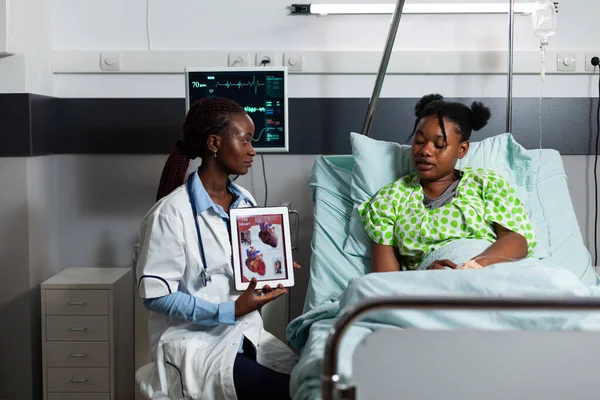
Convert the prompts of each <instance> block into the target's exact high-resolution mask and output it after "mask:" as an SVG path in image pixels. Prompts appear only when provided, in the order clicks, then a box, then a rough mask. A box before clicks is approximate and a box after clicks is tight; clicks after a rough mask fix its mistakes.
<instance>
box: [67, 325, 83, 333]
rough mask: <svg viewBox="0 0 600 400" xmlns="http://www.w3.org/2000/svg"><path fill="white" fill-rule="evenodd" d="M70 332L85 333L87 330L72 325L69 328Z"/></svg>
mask: <svg viewBox="0 0 600 400" xmlns="http://www.w3.org/2000/svg"><path fill="white" fill-rule="evenodd" d="M69 331H71V332H83V331H87V328H77V327H74V326H73V325H71V326H70V327H69Z"/></svg>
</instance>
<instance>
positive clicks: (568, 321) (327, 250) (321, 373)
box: [287, 0, 600, 400]
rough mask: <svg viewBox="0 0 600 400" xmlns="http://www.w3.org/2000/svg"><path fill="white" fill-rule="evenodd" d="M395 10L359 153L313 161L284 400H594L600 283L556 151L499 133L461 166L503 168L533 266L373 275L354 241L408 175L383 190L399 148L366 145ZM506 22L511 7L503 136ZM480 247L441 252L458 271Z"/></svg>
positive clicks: (401, 155) (362, 243)
mask: <svg viewBox="0 0 600 400" xmlns="http://www.w3.org/2000/svg"><path fill="white" fill-rule="evenodd" d="M403 5H404V1H403V0H399V1H398V3H397V8H396V12H395V14H394V17H393V18H392V24H391V28H390V33H389V36H388V41H387V44H386V48H385V51H384V55H383V59H382V63H381V67H380V70H379V74H378V77H377V80H376V84H375V88H374V91H373V96H372V98H371V102H370V104H369V109H368V111H367V115H366V119H365V125H364V126H363V130H362V135H358V134H352V135H351V141H352V144H353V154H352V155H351V156H328V157H326V156H320V157H318V158H317V160H316V162H315V165H314V168H313V171H312V174H311V176H310V178H309V185H310V186H311V188H312V190H313V200H314V204H315V211H314V214H315V228H314V236H313V241H312V250H313V254H312V259H311V264H310V271H311V279H310V282H309V288H308V293H307V297H306V301H305V307H304V312H303V315H302V316H300V317H299V318H297V319H296V320H294V321H292V323H291V324H290V325H289V327H288V330H287V335H288V339H289V341H290V343H291V344H292V345H293V346H294V347H295V348H297V349H299V350H300V351H301V355H302V356H301V359H300V362H299V364H298V365H297V367H296V368H295V370H294V372H293V374H292V381H291V393H292V396H293V398H294V399H295V400H305V399H306V400H308V399H310V400H313V399H319V398H323V399H326V400H329V399H355V398H359V399H379V400H383V399H398V398H402V399H438V398H449V399H455V398H456V399H461V400H470V399H473V400H474V399H482V398H485V399H534V398H535V399H538V398H539V399H542V398H543V399H565V398H570V399H577V398H596V397H597V396H598V393H597V392H598V390H597V383H596V379H597V377H596V373H595V368H594V366H595V365H596V363H597V360H598V356H600V349H599V348H598V346H597V345H596V343H597V341H598V339H599V338H600V335H599V334H598V333H597V332H596V331H600V286H599V283H600V279H599V278H598V275H597V274H596V272H595V267H594V266H592V265H591V260H590V256H589V253H588V251H587V249H586V247H585V245H584V242H583V238H582V235H581V232H580V228H579V225H578V223H577V220H576V217H575V212H574V210H573V205H572V202H571V199H570V195H569V191H568V186H567V178H566V174H565V171H564V168H563V164H562V159H561V157H560V154H559V153H558V152H556V151H554V150H550V149H544V150H541V149H538V150H528V151H527V150H525V149H523V148H522V147H520V146H519V145H518V143H515V142H514V141H513V138H512V136H511V135H510V134H504V135H498V136H497V137H493V138H490V139H486V140H484V141H482V142H480V143H472V146H471V150H470V152H469V154H470V155H471V159H470V160H467V161H465V165H468V166H475V167H481V166H484V167H486V168H491V169H496V168H495V167H498V168H499V169H500V171H497V172H499V173H501V174H502V175H505V176H504V177H505V178H506V179H507V180H508V181H509V183H511V184H512V185H513V187H515V189H516V191H517V194H518V195H519V197H520V198H521V199H522V200H523V201H524V202H525V204H526V206H527V208H528V213H529V216H530V218H531V220H532V224H533V226H534V229H535V232H536V236H537V241H538V244H539V245H540V248H537V249H536V254H535V255H534V258H533V259H530V260H525V261H519V262H517V263H510V264H509V263H505V264H498V265H496V266H492V267H488V268H485V269H483V270H478V271H426V272H425V271H423V272H397V273H387V274H367V273H368V271H369V266H370V258H369V257H368V246H369V242H368V239H367V238H366V236H364V234H363V235H362V236H361V234H360V230H361V228H362V227H361V226H360V224H359V223H357V220H358V219H357V215H356V206H357V205H358V204H359V203H360V201H361V200H362V201H364V200H365V199H368V198H369V196H372V195H374V194H375V193H376V192H375V191H374V188H377V189H378V188H381V187H382V186H384V185H385V184H387V183H390V182H392V181H393V180H395V179H396V178H399V177H400V176H402V175H401V174H400V176H396V177H394V179H392V177H391V176H388V177H387V178H388V179H387V180H385V178H383V181H382V178H381V174H384V175H385V174H386V171H390V170H393V169H395V168H398V169H403V168H405V167H406V166H407V165H408V164H409V163H410V156H409V152H408V151H406V149H404V150H403V149H402V146H399V145H394V144H392V143H385V142H379V141H375V140H372V139H369V138H368V137H367V136H368V134H369V130H370V125H371V122H372V119H373V115H374V111H375V107H376V104H377V100H378V97H379V92H380V90H381V85H382V83H383V77H384V75H385V70H386V67H387V61H388V59H389V56H390V52H391V48H392V46H393V41H394V37H395V35H396V30H397V28H398V23H399V19H400V16H401V11H402V7H403ZM513 9H514V1H512V0H511V12H510V18H509V22H510V23H509V30H510V32H511V34H510V41H509V43H510V52H509V53H510V56H509V87H508V102H507V108H508V109H507V132H510V128H511V122H512V53H513V48H512V34H513V27H512V22H513V17H514V15H513ZM361 136H362V137H361ZM394 146H396V147H394ZM515 152H516V153H517V154H515ZM473 153H474V154H473ZM499 153H500V154H499ZM523 160H528V161H527V162H525V163H523ZM490 164H492V165H490ZM459 168H460V166H459ZM369 180H373V181H375V182H379V184H376V183H373V182H369ZM381 181H382V182H383V184H381ZM369 184H370V185H371V187H369ZM481 246H487V244H486V245H484V244H482V243H478V242H476V241H473V242H469V241H464V242H461V243H457V244H456V245H455V246H454V248H452V247H453V246H450V245H448V246H447V247H449V248H448V249H446V250H445V252H446V255H448V254H450V255H451V256H452V257H455V258H453V259H454V260H455V261H457V259H459V261H460V258H461V257H462V258H463V262H464V261H466V260H468V259H469V258H470V257H472V256H474V255H476V254H478V253H479V250H480V249H481V248H482V247H481ZM469 252H471V253H473V254H469ZM442 253H443V252H442ZM435 258H438V257H433V256H432V259H435ZM444 258H451V257H444ZM457 262H458V261H457ZM469 310H470V311H469Z"/></svg>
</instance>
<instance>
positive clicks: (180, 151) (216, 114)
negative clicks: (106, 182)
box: [156, 97, 245, 201]
mask: <svg viewBox="0 0 600 400" xmlns="http://www.w3.org/2000/svg"><path fill="white" fill-rule="evenodd" d="M240 113H245V110H244V107H242V106H240V105H239V104H237V103H236V102H235V101H233V100H229V99H226V98H222V97H217V98H210V99H202V100H200V101H197V102H195V103H194V104H192V106H191V107H190V110H189V111H188V113H187V116H186V118H185V122H184V124H183V140H180V141H179V142H177V146H176V147H175V149H173V151H172V152H171V154H169V158H168V159H167V162H166V163H165V166H164V168H163V172H162V176H161V178H160V184H159V186H158V192H157V194H156V201H158V200H160V199H162V198H163V197H165V196H166V195H168V194H169V193H171V192H172V191H173V190H175V189H176V188H177V187H179V186H181V185H182V184H183V182H184V180H185V173H186V172H187V169H188V166H189V164H190V160H193V159H195V158H197V157H203V156H205V155H206V153H207V152H208V137H209V136H210V135H220V134H222V133H224V132H225V131H226V130H227V129H228V128H229V126H230V124H231V115H232V114H240Z"/></svg>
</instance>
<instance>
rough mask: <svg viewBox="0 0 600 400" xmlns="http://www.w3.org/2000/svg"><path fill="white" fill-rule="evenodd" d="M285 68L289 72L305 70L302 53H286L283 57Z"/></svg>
mask: <svg viewBox="0 0 600 400" xmlns="http://www.w3.org/2000/svg"><path fill="white" fill-rule="evenodd" d="M283 66H284V67H287V69H288V71H297V72H299V71H302V69H303V68H304V56H303V55H302V53H285V54H284V55H283Z"/></svg>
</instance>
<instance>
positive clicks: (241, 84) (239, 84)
mask: <svg viewBox="0 0 600 400" xmlns="http://www.w3.org/2000/svg"><path fill="white" fill-rule="evenodd" d="M265 85H266V83H262V82H259V81H258V80H257V79H256V76H253V77H252V80H251V81H248V82H242V81H238V82H229V80H227V81H226V82H224V83H221V82H219V81H217V82H216V83H215V87H226V88H227V89H229V88H231V87H237V88H238V89H241V88H243V87H250V88H252V89H254V93H255V94H256V93H258V88H260V87H261V86H265Z"/></svg>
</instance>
